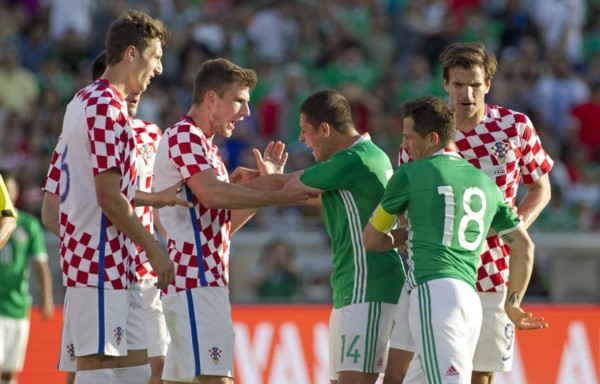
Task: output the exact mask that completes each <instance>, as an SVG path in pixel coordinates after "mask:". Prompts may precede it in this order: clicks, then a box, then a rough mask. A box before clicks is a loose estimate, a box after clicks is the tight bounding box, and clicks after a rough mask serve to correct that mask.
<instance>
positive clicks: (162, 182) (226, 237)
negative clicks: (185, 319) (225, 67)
mask: <svg viewBox="0 0 600 384" xmlns="http://www.w3.org/2000/svg"><path fill="white" fill-rule="evenodd" d="M210 169H212V170H214V171H215V172H216V174H217V177H218V178H219V179H220V180H221V181H224V182H229V176H228V174H227V169H226V168H225V164H223V160H222V159H221V156H220V155H219V149H218V148H217V146H216V145H214V144H213V143H212V141H211V140H209V139H208V138H207V137H206V136H205V135H204V133H203V132H202V131H201V130H200V129H199V128H198V127H197V126H196V125H195V123H194V121H193V120H192V119H191V118H190V117H188V116H185V117H184V118H183V119H182V120H181V121H179V122H178V123H177V124H175V125H174V126H172V127H171V128H169V129H168V130H166V131H165V136H164V138H163V140H161V142H160V144H159V147H158V151H157V155H156V164H155V179H154V187H155V188H156V189H159V190H162V189H163V188H166V187H168V186H171V185H173V184H174V183H175V182H176V181H177V180H181V179H183V180H184V181H185V182H187V181H188V180H189V179H190V177H192V176H193V175H195V174H196V173H198V172H202V171H205V170H210ZM191 201H192V203H194V208H193V209H194V213H195V216H196V221H193V219H192V214H191V212H190V210H189V209H188V208H183V207H165V208H163V209H161V211H160V213H161V221H162V223H163V225H164V226H165V228H166V230H167V233H168V237H169V240H168V249H169V255H170V257H171V260H173V261H174V263H175V275H176V276H175V284H173V285H170V286H169V287H168V288H167V289H166V290H165V293H173V292H179V291H183V290H187V289H191V288H196V287H200V286H202V285H203V283H202V280H205V284H206V285H208V286H216V287H227V286H228V264H229V247H230V228H231V222H230V220H231V211H229V210H227V209H208V208H206V207H204V206H203V205H202V204H200V203H199V201H198V200H197V199H196V197H195V196H193V195H192V197H191ZM196 236H198V240H199V244H196V243H195V242H194V239H195V238H196ZM190 241H192V242H190ZM198 257H201V258H202V261H203V263H202V264H200V265H202V266H203V270H204V274H203V275H202V276H201V275H200V274H201V273H202V272H201V271H200V270H199V267H198V265H199V262H198Z"/></svg>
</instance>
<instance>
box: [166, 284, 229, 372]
mask: <svg viewBox="0 0 600 384" xmlns="http://www.w3.org/2000/svg"><path fill="white" fill-rule="evenodd" d="M162 303H163V310H164V313H165V319H166V322H167V327H168V329H169V334H170V336H171V342H170V344H169V347H168V349H167V356H166V359H165V365H164V369H163V379H164V380H170V381H182V382H189V380H192V379H193V378H194V377H197V376H214V379H215V380H216V379H219V378H226V377H230V378H233V353H234V350H233V344H234V338H235V335H234V332H233V322H232V320H231V305H230V303H229V296H228V293H227V290H226V289H225V288H218V287H204V288H194V289H191V290H187V291H182V292H177V293H171V294H167V295H164V296H163V297H162ZM202 379H203V380H204V377H203V378H202ZM207 379H208V378H207Z"/></svg>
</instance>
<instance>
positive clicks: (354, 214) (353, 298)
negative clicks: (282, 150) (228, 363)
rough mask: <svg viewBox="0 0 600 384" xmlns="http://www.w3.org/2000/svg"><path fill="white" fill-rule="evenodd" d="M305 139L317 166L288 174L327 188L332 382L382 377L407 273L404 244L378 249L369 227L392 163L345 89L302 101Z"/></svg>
mask: <svg viewBox="0 0 600 384" xmlns="http://www.w3.org/2000/svg"><path fill="white" fill-rule="evenodd" d="M300 141H302V142H303V143H305V144H306V145H307V146H308V147H309V148H311V149H312V151H313V156H314V158H315V160H316V161H317V164H315V165H314V166H312V167H309V168H306V169H304V170H302V171H298V172H296V173H294V174H292V175H286V176H288V178H289V179H290V180H289V181H288V184H287V185H286V187H287V188H288V189H290V190H293V189H294V188H305V187H306V186H308V187H312V188H316V189H318V190H322V191H324V192H323V194H322V195H321V196H320V199H318V200H313V201H312V202H313V203H317V204H321V205H322V207H323V219H324V222H325V228H326V229H327V233H328V234H329V237H330V238H331V244H332V248H333V274H332V276H331V285H332V287H333V309H332V312H331V317H330V320H329V371H330V379H331V382H332V383H337V382H340V383H369V384H371V383H375V382H376V381H377V379H378V377H379V374H380V373H383V371H384V370H385V366H386V360H387V350H388V342H389V339H390V334H391V330H392V323H393V318H394V313H395V308H396V303H397V302H398V297H399V296H400V289H401V287H402V285H403V283H404V278H405V273H404V267H403V265H402V260H401V259H400V255H399V254H398V252H397V251H396V250H392V249H390V250H386V251H383V252H371V251H367V250H365V247H364V245H363V243H362V237H361V235H362V229H363V228H364V226H365V225H366V224H367V221H368V219H369V217H370V215H371V213H372V212H373V210H374V209H375V207H377V204H378V203H379V201H380V199H381V196H382V194H383V191H384V189H385V186H386V184H387V182H388V179H389V178H390V177H391V175H392V172H393V170H392V165H391V163H390V161H389V158H388V156H387V155H386V154H385V152H383V151H382V150H381V149H380V148H379V147H377V146H376V145H375V144H374V143H373V142H372V141H371V138H370V137H369V135H368V134H363V135H361V134H360V133H359V132H358V131H357V130H356V128H355V127H354V123H353V121H352V113H351V110H350V105H349V104H348V101H347V100H346V98H345V97H344V96H343V95H341V94H340V93H339V92H337V91H333V90H322V91H318V92H316V93H314V94H313V95H311V96H309V97H308V98H307V99H306V100H305V101H304V102H303V104H302V106H301V107H300Z"/></svg>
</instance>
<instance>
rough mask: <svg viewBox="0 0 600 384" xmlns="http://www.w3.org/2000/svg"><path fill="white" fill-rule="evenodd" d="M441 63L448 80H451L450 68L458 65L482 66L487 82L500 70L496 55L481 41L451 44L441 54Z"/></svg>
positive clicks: (467, 66) (465, 66) (445, 77)
mask: <svg viewBox="0 0 600 384" xmlns="http://www.w3.org/2000/svg"><path fill="white" fill-rule="evenodd" d="M440 63H441V64H442V70H443V76H444V80H446V81H448V80H450V74H449V72H450V70H451V69H452V68H454V67H457V66H458V67H463V68H466V69H471V68H473V67H477V66H480V67H481V68H482V69H483V73H484V74H485V81H486V82H488V81H491V80H492V78H493V77H494V75H495V74H496V71H497V70H498V61H497V60H496V56H495V55H494V54H493V53H492V52H489V51H487V50H486V49H485V45H483V44H481V43H454V44H450V45H449V46H447V47H446V48H445V49H444V50H443V51H442V53H441V54H440Z"/></svg>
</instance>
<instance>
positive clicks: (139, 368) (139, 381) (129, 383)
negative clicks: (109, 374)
mask: <svg viewBox="0 0 600 384" xmlns="http://www.w3.org/2000/svg"><path fill="white" fill-rule="evenodd" d="M113 371H114V380H113V384H147V383H148V380H150V375H151V373H152V372H151V371H150V364H144V365H136V366H135V367H125V368H115V369H113Z"/></svg>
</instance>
